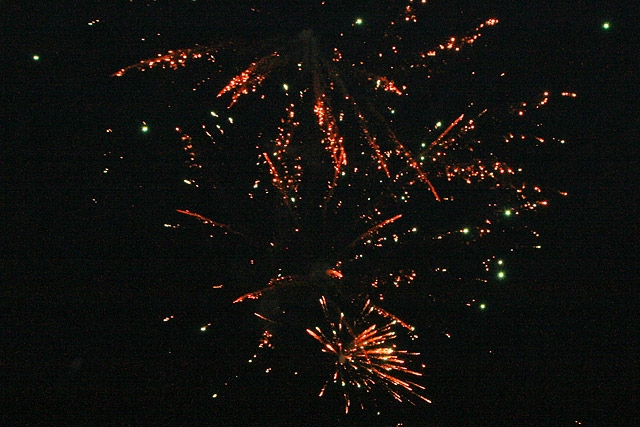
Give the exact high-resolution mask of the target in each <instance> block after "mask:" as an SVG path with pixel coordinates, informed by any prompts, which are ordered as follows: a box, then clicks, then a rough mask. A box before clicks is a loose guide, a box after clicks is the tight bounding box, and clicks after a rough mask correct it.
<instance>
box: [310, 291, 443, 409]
mask: <svg viewBox="0 0 640 427" xmlns="http://www.w3.org/2000/svg"><path fill="white" fill-rule="evenodd" d="M320 305H321V306H322V310H323V312H324V315H325V318H326V320H327V322H328V324H329V327H328V329H325V330H323V329H321V328H319V327H315V328H314V329H307V333H308V334H309V335H311V336H312V337H313V338H315V339H316V340H317V341H318V342H320V344H322V351H323V352H325V353H327V354H329V355H331V356H332V358H333V365H334V372H333V375H332V377H331V379H330V380H328V381H327V382H326V383H325V385H324V386H323V387H322V389H321V390H320V396H323V395H324V394H325V392H326V390H327V387H328V385H329V384H330V383H333V384H336V385H337V386H338V387H339V388H340V390H341V393H342V396H343V398H344V409H345V412H346V413H347V412H349V407H350V406H351V401H352V398H351V393H352V390H357V389H362V390H364V391H365V392H370V391H371V390H372V389H374V388H380V389H382V390H384V391H386V392H387V393H388V394H390V395H391V396H392V397H393V398H394V399H396V400H397V401H399V402H405V401H407V402H411V403H414V402H415V401H422V402H427V403H431V401H430V400H429V399H428V398H426V397H425V396H423V392H424V390H425V388H424V387H423V386H422V385H420V384H418V383H416V382H415V380H414V379H415V378H416V377H421V376H422V373H421V372H419V371H417V370H414V369H411V368H410V367H409V366H410V364H411V360H410V358H411V357H415V356H418V355H419V354H418V353H412V352H409V351H407V350H402V349H399V348H398V347H397V345H396V344H395V342H394V340H395V338H396V336H397V332H396V330H395V329H396V324H398V323H399V322H398V320H397V319H396V318H395V316H390V315H389V314H388V313H387V312H386V311H384V310H381V309H379V308H377V307H375V306H374V305H372V304H371V301H367V302H366V303H365V305H364V308H363V309H362V311H361V313H360V316H361V317H360V320H359V322H350V321H348V320H347V318H346V316H345V314H344V313H343V312H341V311H338V314H337V317H338V318H337V319H333V318H332V313H331V310H330V309H329V307H328V303H327V299H326V298H324V297H322V298H320ZM373 314H378V315H379V317H378V320H379V321H381V322H382V325H381V326H377V325H376V324H375V323H373V321H372V319H371V316H372V315H373ZM402 325H403V326H404V327H406V328H409V329H411V330H413V327H411V326H410V325H408V324H404V323H403V324H402Z"/></svg>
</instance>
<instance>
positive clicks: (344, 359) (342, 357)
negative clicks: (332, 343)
mask: <svg viewBox="0 0 640 427" xmlns="http://www.w3.org/2000/svg"><path fill="white" fill-rule="evenodd" d="M346 362H347V356H346V355H345V354H344V353H343V352H340V353H338V363H340V364H341V365H344V364H345V363H346Z"/></svg>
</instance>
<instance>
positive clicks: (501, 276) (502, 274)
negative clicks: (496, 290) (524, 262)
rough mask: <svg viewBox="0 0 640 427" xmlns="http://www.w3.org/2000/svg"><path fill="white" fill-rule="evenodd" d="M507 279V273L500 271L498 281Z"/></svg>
mask: <svg viewBox="0 0 640 427" xmlns="http://www.w3.org/2000/svg"><path fill="white" fill-rule="evenodd" d="M504 278H505V273H504V271H500V272H498V279H504Z"/></svg>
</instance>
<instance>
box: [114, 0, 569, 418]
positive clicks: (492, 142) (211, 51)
mask: <svg viewBox="0 0 640 427" xmlns="http://www.w3.org/2000/svg"><path fill="white" fill-rule="evenodd" d="M422 3H424V2H418V1H409V2H408V3H407V5H406V7H405V8H404V9H403V10H401V11H400V13H399V14H396V15H394V16H395V18H394V20H392V21H391V22H390V23H386V25H385V29H384V31H383V32H382V33H383V36H382V37H380V39H381V40H382V41H383V42H389V41H392V42H396V41H397V42H398V44H395V43H392V44H393V46H391V47H390V49H388V50H385V51H382V50H376V49H372V50H371V51H369V50H368V46H369V45H367V52H366V53H365V54H363V55H364V56H363V57H361V58H358V59H357V60H356V59H353V53H354V52H356V54H357V53H358V48H351V47H350V46H349V43H350V42H352V41H353V40H354V39H357V37H356V36H353V34H352V35H351V38H349V37H347V36H344V37H343V34H342V33H341V35H340V37H339V38H338V40H337V42H336V43H335V44H334V43H333V42H331V43H329V42H327V41H326V39H323V36H325V34H324V33H320V32H318V31H317V30H312V29H302V30H301V31H299V32H297V35H296V36H295V37H290V38H289V39H286V40H282V39H279V40H277V41H275V42H269V41H264V42H260V43H254V44H253V45H251V46H247V45H246V44H242V43H240V42H233V43H231V42H229V43H221V44H218V45H212V46H197V47H194V48H189V49H181V50H175V51H169V52H168V53H166V54H161V55H158V56H157V57H155V58H152V59H149V60H144V61H141V62H140V63H138V64H134V65H132V66H129V67H125V68H123V69H121V70H119V71H118V72H116V73H115V74H114V76H118V77H120V76H123V75H125V74H127V73H128V72H131V71H145V70H150V69H155V68H167V69H172V70H176V69H179V68H181V67H184V66H186V65H188V64H189V62H190V61H195V60H204V61H207V62H208V63H210V64H211V66H212V67H214V72H212V73H211V74H210V75H207V76H206V78H204V79H201V80H200V81H199V82H198V83H197V85H196V88H199V87H201V86H202V85H203V84H204V83H207V82H209V83H211V84H214V85H215V84H217V90H216V91H214V92H213V95H214V96H212V97H211V102H214V103H216V111H218V112H219V111H222V110H221V109H224V111H226V112H228V114H230V112H231V111H233V112H234V114H235V113H236V112H237V113H238V115H237V116H235V117H236V118H231V117H230V116H229V117H223V116H225V114H224V113H220V114H218V113H216V112H214V111H211V118H209V120H213V123H214V125H215V128H214V127H213V126H212V125H211V124H209V123H206V124H202V126H201V127H202V131H203V134H204V135H206V138H199V137H197V136H194V137H192V136H191V135H190V134H192V133H191V131H189V134H187V133H186V132H184V131H183V130H182V127H176V131H177V132H178V134H179V135H180V141H181V143H182V144H183V147H184V151H185V154H186V157H187V159H186V163H187V165H188V169H189V173H190V174H193V175H196V176H197V178H193V177H192V176H189V178H187V179H185V180H184V182H185V183H186V184H189V185H192V186H194V187H197V188H199V189H200V190H199V191H202V194H204V195H205V196H206V197H204V199H206V200H210V201H211V203H210V204H207V205H206V206H204V207H203V206H202V204H200V205H199V206H197V207H195V208H194V207H190V208H189V209H187V208H185V207H184V206H180V209H177V212H178V213H180V214H182V215H185V216H186V217H189V218H191V219H195V220H197V221H199V222H200V223H201V224H203V225H204V226H206V227H207V228H209V229H210V230H208V231H209V233H208V235H209V236H210V238H211V239H219V240H223V241H224V243H223V244H221V246H222V248H221V249H220V250H219V251H218V252H216V254H214V255H213V256H222V257H224V255H221V254H222V253H223V252H224V250H225V249H227V250H229V251H230V252H232V253H234V254H236V255H238V254H239V255H238V256H237V257H235V258H240V259H241V260H240V261H239V260H238V259H235V258H234V257H233V256H228V257H226V258H225V260H226V261H225V262H226V263H225V268H228V269H229V271H231V273H230V274H229V276H230V277H232V278H237V277H241V278H242V280H236V281H235V282H233V283H225V284H224V289H225V292H227V291H229V292H231V293H232V297H231V298H230V299H229V301H230V302H234V303H243V304H238V305H236V306H235V307H238V306H242V307H248V308H250V309H251V311H252V312H253V314H254V315H255V316H256V317H257V318H258V319H260V322H261V325H262V326H263V327H262V329H263V331H261V332H262V333H261V335H260V338H259V344H258V346H259V347H260V348H261V349H272V348H274V346H273V345H272V343H273V339H274V334H275V329H276V326H281V325H284V324H286V325H288V327H293V329H296V327H297V330H298V332H299V333H300V335H301V336H303V337H305V334H304V331H306V332H307V334H309V335H310V336H311V337H313V338H314V339H315V340H317V341H318V342H319V343H320V344H321V346H322V347H321V348H322V351H323V352H324V353H326V354H327V355H329V356H330V357H331V358H332V366H333V373H332V376H331V379H329V380H328V381H327V382H326V384H325V385H324V386H323V387H322V389H321V391H320V395H321V396H322V395H324V394H325V392H327V391H328V390H329V388H330V387H331V385H332V384H333V385H335V386H336V387H337V388H338V389H339V390H340V393H341V394H342V397H343V399H344V409H345V412H348V411H349V408H350V407H351V406H352V402H353V400H354V398H355V397H354V396H355V395H356V394H357V393H358V390H362V391H363V392H365V393H369V392H373V391H375V390H377V389H380V390H382V391H384V392H386V393H388V394H389V395H390V396H391V397H392V398H393V399H395V400H397V401H400V402H411V403H418V402H430V400H429V399H428V398H427V397H425V394H424V391H425V388H424V386H423V385H421V384H420V377H421V370H420V369H414V368H412V367H410V366H412V364H413V363H412V360H413V359H416V358H418V356H419V354H418V353H414V352H410V351H408V350H402V349H400V348H398V344H397V342H398V341H400V340H399V339H397V338H398V330H401V331H403V332H406V333H407V334H412V333H413V329H414V328H413V326H411V324H410V322H407V321H405V320H402V319H401V318H400V317H398V316H396V315H394V314H392V313H391V312H390V311H388V310H387V309H386V308H383V305H384V304H383V301H385V296H386V294H388V293H390V292H391V291H394V292H395V291H396V289H398V288H410V289H411V290H412V292H413V294H412V295H414V296H415V295H416V294H419V295H420V298H423V297H424V296H425V295H429V296H431V295H430V294H429V293H430V290H429V289H428V288H429V285H430V284H431V281H432V280H433V278H434V277H441V276H442V275H446V276H447V278H448V279H449V280H448V282H447V284H448V285H451V284H452V283H455V284H462V285H468V284H473V285H475V284H478V283H481V284H487V283H489V282H490V280H491V277H495V278H496V279H498V280H504V279H505V277H506V273H505V270H504V264H505V262H506V261H505V259H504V257H502V256H501V254H503V253H511V252H512V251H514V250H515V249H518V248H522V247H531V246H533V247H539V245H538V244H537V242H536V240H535V239H536V238H537V237H538V234H537V232H536V231H535V230H533V229H532V228H530V227H529V225H528V224H527V223H526V222H525V221H521V222H520V223H519V224H518V223H517V221H514V220H513V219H514V218H523V217H525V215H526V214H527V213H529V212H530V211H533V210H535V209H537V208H539V207H543V206H546V205H547V204H548V200H549V197H550V194H549V193H550V192H548V191H546V190H544V189H542V188H541V187H540V186H538V185H536V184H534V183H533V181H532V180H531V175H530V174H528V171H526V170H525V169H526V168H525V167H523V166H522V163H523V161H522V158H523V155H522V154H520V152H521V151H525V152H527V150H529V149H530V148H532V147H539V146H543V145H547V144H548V143H549V142H551V141H553V138H550V137H548V136H545V135H543V134H541V132H540V126H539V122H538V120H537V117H536V118H535V119H534V120H532V117H531V116H536V115H538V113H539V112H540V111H542V109H543V108H544V107H546V106H547V104H548V103H549V99H550V97H551V95H550V94H549V93H548V92H544V93H543V95H542V96H541V97H540V99H538V100H536V101H534V102H522V103H519V104H516V105H512V106H509V107H508V108H507V111H506V112H503V111H498V110H493V109H489V108H486V109H485V108H480V109H478V108H477V107H476V106H475V104H474V103H471V104H469V107H468V108H467V109H465V110H464V111H459V112H458V113H457V114H456V115H454V116H452V119H450V120H449V121H448V122H445V123H444V124H443V123H438V124H436V125H435V126H431V125H430V124H429V123H422V122H421V123H418V124H415V123H413V121H414V120H413V119H406V118H401V117H398V116H401V115H402V114H401V113H398V112H399V111H403V108H404V111H405V112H406V111H407V110H408V109H411V108H414V106H413V102H414V99H415V97H413V96H414V95H413V93H412V89H411V88H410V87H407V85H406V84H404V83H403V81H406V80H410V79H411V78H412V77H411V75H413V77H414V78H415V74H419V73H423V72H425V69H426V68H428V66H429V64H430V61H432V60H438V59H439V58H435V59H434V58H433V57H439V56H441V54H442V55H443V56H444V54H445V53H446V52H458V51H460V50H461V49H462V48H464V47H466V46H471V45H473V44H475V42H476V41H477V39H478V38H479V37H480V36H481V35H482V32H483V31H484V30H486V29H487V28H488V27H491V26H493V25H495V24H496V23H497V22H498V21H497V19H493V18H492V19H489V20H486V21H484V22H483V23H481V24H480V25H478V26H477V28H475V29H474V30H472V31H470V32H469V33H467V34H466V35H464V36H462V37H451V38H449V39H448V40H447V41H445V42H443V43H440V44H437V46H436V47H435V48H425V47H424V46H423V45H422V44H421V43H420V44H417V45H416V48H415V49H414V50H413V51H408V48H407V46H409V45H410V44H411V43H406V42H403V41H402V40H403V37H401V36H400V35H399V34H400V33H401V31H403V30H401V29H400V28H399V27H400V26H401V25H403V24H402V23H408V24H417V23H418V22H419V21H421V19H419V13H418V6H419V4H422ZM323 5H324V2H323ZM355 25H359V24H357V23H356V24H354V26H355ZM368 41H371V40H368ZM401 42H402V45H401V44H400V43H401ZM364 45H366V43H361V44H360V45H359V48H362V46H364ZM370 45H374V43H373V42H371V43H370ZM388 47H389V46H388ZM401 56H402V60H401V61H400V60H398V61H393V60H389V58H392V59H398V58H400V57H401ZM228 62H231V64H230V65H229V64H227V63H228ZM398 63H399V64H400V65H395V64H398ZM210 64H207V65H210ZM365 64H366V67H365ZM389 64H391V65H389ZM225 67H229V68H233V71H232V72H228V71H226V70H225ZM370 69H374V70H375V71H376V72H373V71H369V70H370ZM409 70H412V71H410V72H409ZM409 74H411V75H409ZM407 75H409V76H408V77H407ZM223 76H224V77H225V78H223ZM196 88H194V89H196ZM561 95H562V96H563V97H569V98H571V97H575V96H576V95H575V94H574V93H573V92H563V93H562V94H561ZM408 99H409V100H408ZM218 108H221V109H218ZM406 115H407V116H410V114H406ZM403 120H405V121H404V122H403ZM529 121H533V122H534V125H533V127H527V126H526V125H525V124H524V123H528V122H529ZM408 122H411V123H410V125H409V126H408V127H407V129H402V124H403V123H408ZM407 135H413V136H410V137H407ZM202 140H204V143H202ZM560 142H562V141H560ZM228 152H232V154H228ZM235 152H238V153H236V154H237V158H233V159H232V160H230V159H231V158H232V157H233V155H234V154H233V153H235ZM248 152H250V153H251V156H246V154H247V153H248ZM201 153H206V155H205V156H202V155H201ZM207 156H208V157H207ZM203 157H206V158H204V159H203ZM246 157H250V158H246ZM256 157H257V159H258V160H257V168H256ZM229 165H232V168H230V169H228V168H225V166H229ZM238 165H242V166H238ZM256 169H257V171H258V172H257V173H256V174H255V175H251V176H250V178H247V175H249V174H251V173H253V171H254V170H256ZM246 171H250V172H249V174H247V173H245V172H246ZM471 189H474V190H477V191H471ZM409 201H411V202H412V203H409ZM507 217H509V218H507ZM168 228H177V226H173V225H168ZM516 228H518V229H523V230H524V233H523V235H521V234H518V232H517V231H516ZM498 236H499V237H498ZM505 236H506V237H505ZM510 238H511V239H510ZM492 239H493V240H492ZM407 241H410V242H409V243H413V244H414V245H412V246H410V245H409V243H408V242H407ZM227 242H230V244H229V247H225V245H226V243H227ZM416 242H417V243H416ZM532 242H533V243H532ZM409 246H410V249H406V248H407V247H409ZM230 247H232V249H230ZM237 248H240V249H237ZM234 249H235V252H233V250H234ZM227 263H228V264H230V265H229V266H227ZM234 263H237V264H234ZM418 270H419V271H418ZM234 274H236V276H234ZM418 277H420V278H419V280H417V278H418ZM433 281H435V280H433ZM406 285H408V286H406ZM216 286H217V287H219V288H220V287H222V286H223V285H216ZM416 288H417V289H418V290H416ZM398 292H400V291H398ZM473 292H475V293H477V288H474V290H473ZM318 299H319V300H320V304H321V307H322V311H323V314H324V320H325V322H326V323H327V325H328V326H323V327H319V326H316V327H310V325H315V324H317V323H315V319H314V320H313V322H314V323H311V322H312V321H311V320H310V319H309V317H308V316H306V315H305V314H306V313H305V312H306V311H307V310H309V308H310V307H311V306H312V305H313V306H315V304H316V301H317V300H318ZM337 300H339V301H341V306H342V307H343V308H345V309H346V310H345V312H342V311H341V310H340V309H338V308H337V307H335V306H334V305H333V303H331V301H337ZM419 300H420V299H419V298H413V297H410V298H407V301H410V302H415V301H419ZM359 301H360V302H361V301H366V302H365V303H364V304H360V305H359V303H358V302H359ZM459 302H460V301H458V303H459ZM463 302H464V303H466V304H467V305H468V306H480V303H479V301H478V300H476V299H475V298H474V297H473V298H472V297H469V298H466V299H465V301H463ZM362 306H363V308H360V307H362ZM356 307H357V308H356ZM481 308H484V306H482V307H481ZM350 312H351V313H355V314H353V315H351V314H348V313H350ZM292 313H295V314H292ZM301 313H302V315H300V316H297V315H298V314H301ZM345 313H347V314H345ZM170 318H171V319H172V318H173V316H167V317H166V319H170ZM301 318H302V319H304V320H302V321H301V320H300V319H301ZM209 325H210V324H207V327H208V326H209ZM207 327H205V326H203V328H204V329H203V331H204V330H206V329H207ZM447 336H448V335H447ZM412 338H413V336H412ZM254 358H255V357H254ZM252 360H253V359H252ZM269 369H271V368H269Z"/></svg>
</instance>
